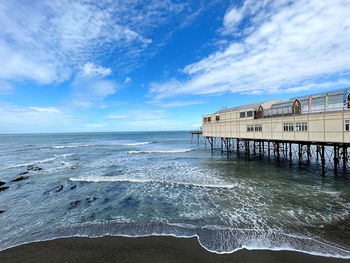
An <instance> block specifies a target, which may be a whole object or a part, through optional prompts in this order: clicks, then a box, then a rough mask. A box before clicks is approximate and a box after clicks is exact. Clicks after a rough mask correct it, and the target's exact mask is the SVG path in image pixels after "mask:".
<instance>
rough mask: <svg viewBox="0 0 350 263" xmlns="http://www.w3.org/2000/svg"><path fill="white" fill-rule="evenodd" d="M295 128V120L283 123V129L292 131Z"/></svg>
mask: <svg viewBox="0 0 350 263" xmlns="http://www.w3.org/2000/svg"><path fill="white" fill-rule="evenodd" d="M293 130H294V123H293V122H285V123H283V131H285V132H292V131H293Z"/></svg>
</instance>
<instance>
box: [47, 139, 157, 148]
mask: <svg viewBox="0 0 350 263" xmlns="http://www.w3.org/2000/svg"><path fill="white" fill-rule="evenodd" d="M151 143H154V141H148V142H135V143H105V144H77V145H56V146H49V147H45V148H42V150H49V149H67V148H85V147H99V146H100V147H101V146H117V145H120V146H139V145H146V144H151Z"/></svg>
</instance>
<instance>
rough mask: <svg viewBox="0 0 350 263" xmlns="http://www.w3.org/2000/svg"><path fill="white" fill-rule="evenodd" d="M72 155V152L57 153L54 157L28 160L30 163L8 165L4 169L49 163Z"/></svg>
mask: <svg viewBox="0 0 350 263" xmlns="http://www.w3.org/2000/svg"><path fill="white" fill-rule="evenodd" d="M72 155H73V154H71V153H67V154H61V155H56V156H54V157H51V158H47V159H43V160H37V161H32V162H28V163H21V164H16V165H13V166H9V167H6V168H4V169H2V170H6V169H12V168H20V167H25V166H30V165H35V164H39V163H47V162H51V161H54V160H56V159H59V158H65V157H69V156H72Z"/></svg>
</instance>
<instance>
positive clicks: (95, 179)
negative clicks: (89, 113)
mask: <svg viewBox="0 0 350 263" xmlns="http://www.w3.org/2000/svg"><path fill="white" fill-rule="evenodd" d="M69 180H71V181H73V182H93V183H100V182H121V183H157V184H167V185H176V186H185V187H204V188H225V189H231V188H234V187H235V186H236V185H234V184H227V185H220V184H198V183H189V182H171V181H161V180H152V179H142V178H121V177H116V176H84V177H78V178H74V177H71V178H69Z"/></svg>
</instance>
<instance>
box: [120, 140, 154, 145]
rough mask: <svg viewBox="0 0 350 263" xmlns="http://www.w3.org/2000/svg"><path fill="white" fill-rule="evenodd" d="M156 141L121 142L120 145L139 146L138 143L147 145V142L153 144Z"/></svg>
mask: <svg viewBox="0 0 350 263" xmlns="http://www.w3.org/2000/svg"><path fill="white" fill-rule="evenodd" d="M151 143H154V141H149V142H135V143H121V144H119V145H123V146H138V145H146V144H151Z"/></svg>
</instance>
